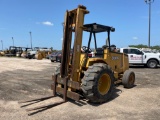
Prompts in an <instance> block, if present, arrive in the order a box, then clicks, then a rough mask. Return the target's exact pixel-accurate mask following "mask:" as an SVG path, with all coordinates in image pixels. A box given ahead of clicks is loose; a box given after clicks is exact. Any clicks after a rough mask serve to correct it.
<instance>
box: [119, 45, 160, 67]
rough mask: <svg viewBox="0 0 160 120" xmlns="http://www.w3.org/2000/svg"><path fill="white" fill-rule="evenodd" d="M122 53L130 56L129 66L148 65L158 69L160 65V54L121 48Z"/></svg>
mask: <svg viewBox="0 0 160 120" xmlns="http://www.w3.org/2000/svg"><path fill="white" fill-rule="evenodd" d="M120 52H122V53H126V54H128V59H129V64H133V65H146V66H147V67H149V68H156V67H157V65H158V64H160V54H159V53H151V52H150V53H149V52H144V51H142V50H140V49H138V48H132V47H128V48H120Z"/></svg>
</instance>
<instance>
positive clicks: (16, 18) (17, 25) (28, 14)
mask: <svg viewBox="0 0 160 120" xmlns="http://www.w3.org/2000/svg"><path fill="white" fill-rule="evenodd" d="M78 5H84V6H86V7H87V10H88V11H90V13H89V14H86V15H85V19H84V23H85V24H88V23H98V24H103V25H107V26H112V27H114V28H115V32H112V33H111V44H115V45H116V46H117V47H119V48H120V47H127V46H128V45H137V44H144V45H148V24H149V22H148V18H149V14H148V11H149V9H148V8H149V5H148V4H146V3H145V2H144V0H0V41H1V43H0V49H2V43H3V49H7V48H9V46H12V45H13V41H14V45H15V46H21V47H30V46H31V39H30V35H31V36H32V46H33V47H48V48H50V47H53V49H57V50H61V49H62V38H63V26H62V23H63V22H64V16H65V12H66V10H72V9H75V8H77V6H78ZM159 21H160V0H154V2H153V3H152V4H151V43H150V44H151V46H154V45H160V22H159ZM30 32H31V34H30ZM12 37H13V39H12ZM106 37H107V36H106V34H103V35H97V44H98V46H102V45H104V44H105V40H106ZM88 39H89V35H88V34H87V33H84V36H83V45H85V46H87V41H88ZM91 47H92V45H91Z"/></svg>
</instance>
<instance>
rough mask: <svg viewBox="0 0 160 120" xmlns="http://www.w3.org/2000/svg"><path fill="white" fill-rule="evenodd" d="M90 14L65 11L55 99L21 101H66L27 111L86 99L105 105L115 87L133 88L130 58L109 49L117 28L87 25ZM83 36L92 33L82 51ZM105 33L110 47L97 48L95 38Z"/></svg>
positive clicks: (52, 87) (81, 10)
mask: <svg viewBox="0 0 160 120" xmlns="http://www.w3.org/2000/svg"><path fill="white" fill-rule="evenodd" d="M87 13H89V11H88V10H87V9H86V7H85V6H78V8H76V9H74V10H71V11H66V15H65V22H64V30H63V32H64V34H63V44H62V59H61V64H60V66H57V67H56V70H55V72H54V73H53V75H52V80H53V84H52V85H51V89H52V90H53V96H49V97H44V98H40V99H35V100H28V101H21V103H23V102H31V101H36V100H44V99H48V98H51V97H55V96H56V95H57V94H60V95H62V96H63V100H62V101H59V102H57V103H54V104H49V105H45V106H39V107H35V108H31V109H27V110H28V111H30V110H37V109H41V108H46V107H51V106H55V105H59V104H62V103H64V102H66V101H67V98H70V99H73V100H75V101H79V100H80V99H81V98H86V99H88V100H89V101H91V102H94V103H103V102H106V101H107V100H109V99H110V98H111V96H112V95H113V91H114V86H115V84H118V83H122V84H123V85H124V87H125V88H132V87H133V86H134V82H135V73H134V72H133V71H131V70H129V64H128V56H127V55H126V54H124V53H119V52H116V51H113V47H112V46H111V45H110V33H111V32H114V31H115V28H113V27H110V26H106V25H101V24H97V23H92V24H85V25H84V16H85V14H87ZM83 32H88V33H89V40H88V44H87V46H83V47H82V36H83ZM102 32H105V33H106V35H107V42H106V43H107V44H105V45H104V46H103V47H101V48H97V42H98V41H97V40H96V35H97V34H99V33H102ZM73 34H74V37H73ZM92 37H93V38H94V43H95V56H94V57H89V56H88V53H90V52H91V49H90V44H91V40H92ZM72 40H74V41H73V46H74V47H73V54H72V56H71V55H70V51H71V45H72ZM81 49H83V51H85V52H82V50H81ZM114 49H115V48H114Z"/></svg>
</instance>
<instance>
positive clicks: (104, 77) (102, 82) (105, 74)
mask: <svg viewBox="0 0 160 120" xmlns="http://www.w3.org/2000/svg"><path fill="white" fill-rule="evenodd" d="M114 79H115V78H114V75H113V72H112V71H111V69H110V67H109V66H108V65H106V64H104V63H95V64H93V65H92V66H89V68H88V70H87V71H86V72H85V74H84V77H83V79H82V87H81V88H82V91H83V93H84V96H85V97H86V98H87V99H89V101H91V102H94V103H102V102H106V101H107V100H109V99H110V98H111V96H112V93H113V88H114Z"/></svg>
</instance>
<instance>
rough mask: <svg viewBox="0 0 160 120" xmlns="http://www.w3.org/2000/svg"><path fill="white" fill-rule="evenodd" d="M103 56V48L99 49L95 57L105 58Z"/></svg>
mask: <svg viewBox="0 0 160 120" xmlns="http://www.w3.org/2000/svg"><path fill="white" fill-rule="evenodd" d="M103 55H104V49H103V48H97V49H96V53H95V57H100V58H103Z"/></svg>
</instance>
